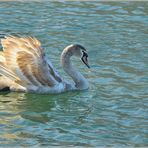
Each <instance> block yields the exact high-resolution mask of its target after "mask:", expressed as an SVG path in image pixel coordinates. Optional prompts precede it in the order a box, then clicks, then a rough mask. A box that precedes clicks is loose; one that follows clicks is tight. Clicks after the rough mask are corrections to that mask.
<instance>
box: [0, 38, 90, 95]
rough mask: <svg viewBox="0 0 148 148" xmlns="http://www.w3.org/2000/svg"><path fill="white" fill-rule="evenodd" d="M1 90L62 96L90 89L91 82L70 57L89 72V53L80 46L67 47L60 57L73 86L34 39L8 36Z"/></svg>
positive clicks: (1, 57)
mask: <svg viewBox="0 0 148 148" xmlns="http://www.w3.org/2000/svg"><path fill="white" fill-rule="evenodd" d="M1 44H2V47H3V51H1V52H0V75H2V76H1V78H0V89H3V88H4V87H9V89H10V90H11V91H22V92H36V93H61V92H65V91H70V90H84V89H88V87H89V85H88V81H87V80H86V79H85V78H84V76H83V75H82V74H81V73H80V72H78V71H77V69H75V68H74V67H73V65H72V64H71V57H72V56H78V57H80V58H81V60H82V61H83V63H84V64H85V65H86V66H87V67H88V68H89V65H88V60H87V57H88V55H87V52H86V49H85V48H84V47H83V46H81V45H78V44H73V45H69V46H67V47H66V48H65V49H64V50H63V52H62V54H61V59H60V60H61V65H62V67H63V69H64V71H65V72H66V73H67V74H68V75H69V76H70V77H71V78H72V80H73V81H74V84H70V83H69V82H67V81H65V80H64V79H63V78H61V76H60V75H59V74H58V73H57V71H56V70H55V69H54V67H53V66H52V64H51V62H50V61H49V59H48V58H47V56H46V55H45V52H44V49H43V48H41V43H40V42H39V41H38V40H37V39H36V38H32V37H15V36H7V37H5V38H4V39H1Z"/></svg>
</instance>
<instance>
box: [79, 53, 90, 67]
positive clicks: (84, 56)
mask: <svg viewBox="0 0 148 148" xmlns="http://www.w3.org/2000/svg"><path fill="white" fill-rule="evenodd" d="M87 57H88V55H87V53H85V54H83V56H82V58H81V60H82V62H83V63H84V64H85V65H86V66H87V67H88V68H90V66H89V64H88V60H87Z"/></svg>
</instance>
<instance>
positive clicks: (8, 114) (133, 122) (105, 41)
mask: <svg viewBox="0 0 148 148" xmlns="http://www.w3.org/2000/svg"><path fill="white" fill-rule="evenodd" d="M147 7H148V3H147V2H91V1H90V2H64V1H63V2H48V1H46V2H0V37H1V38H3V37H4V36H5V35H8V34H13V35H16V34H19V35H30V36H35V37H37V38H38V39H39V40H40V41H41V42H42V46H43V47H44V48H45V50H46V53H47V54H48V57H49V58H50V59H51V61H52V63H53V64H54V66H55V67H56V68H57V69H58V71H59V72H60V73H61V75H64V77H65V78H67V79H68V77H67V76H66V75H65V73H64V72H63V70H62V69H61V66H60V64H59V57H60V53H61V51H62V49H63V48H64V47H65V46H67V45H69V44H71V43H79V44H82V45H84V46H85V47H86V48H87V50H88V54H89V61H90V65H91V70H88V69H87V68H86V67H85V66H84V65H83V64H82V63H81V62H80V61H79V60H78V59H74V62H75V65H76V66H77V67H79V69H80V71H81V72H82V73H83V74H84V75H85V77H86V78H87V79H88V81H89V83H90V89H89V90H87V91H80V92H68V93H62V94H58V95H38V94H24V93H16V92H12V93H9V92H5V93H0V146H2V147H4V146H6V147H8V146H96V147H97V146H116V147H118V146H148V140H147V139H148V116H147V115H148V91H147V90H148V60H147V59H148V49H147V47H148V46H147V43H148V35H147V33H148V30H147V27H148V23H147V22H148V9H147Z"/></svg>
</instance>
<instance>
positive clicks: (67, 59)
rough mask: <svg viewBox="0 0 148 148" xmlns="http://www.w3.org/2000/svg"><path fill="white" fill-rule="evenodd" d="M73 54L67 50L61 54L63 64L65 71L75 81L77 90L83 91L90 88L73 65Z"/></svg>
mask: <svg viewBox="0 0 148 148" xmlns="http://www.w3.org/2000/svg"><path fill="white" fill-rule="evenodd" d="M72 55H73V54H72V52H71V51H70V50H68V48H65V49H64V50H63V52H62V54H61V64H62V66H63V69H64V71H65V72H66V73H67V74H68V75H69V76H70V77H71V78H72V79H73V81H74V83H75V87H76V89H79V90H83V89H87V88H88V81H87V80H86V79H85V77H84V76H83V75H82V74H81V73H80V72H79V71H77V69H76V68H75V67H74V66H73V65H72V63H71V57H72Z"/></svg>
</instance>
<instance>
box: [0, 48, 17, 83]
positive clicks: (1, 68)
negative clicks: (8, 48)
mask: <svg viewBox="0 0 148 148" xmlns="http://www.w3.org/2000/svg"><path fill="white" fill-rule="evenodd" d="M0 75H2V76H5V77H7V78H9V79H10V80H12V81H18V77H17V76H15V74H14V73H13V72H12V71H10V70H9V69H8V68H7V66H6V64H5V56H4V54H3V52H2V51H0Z"/></svg>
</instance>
